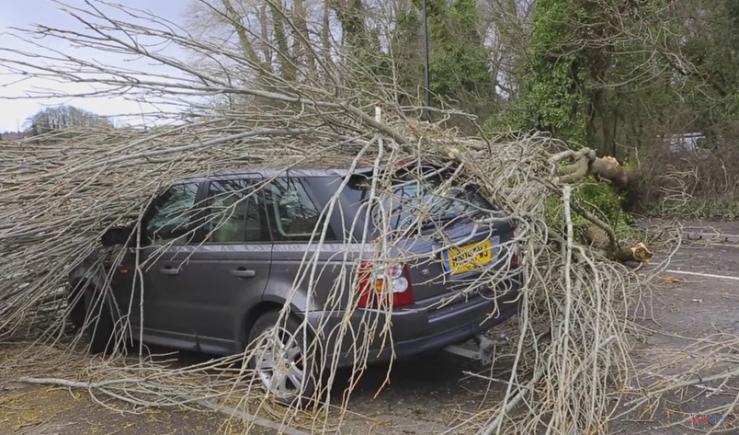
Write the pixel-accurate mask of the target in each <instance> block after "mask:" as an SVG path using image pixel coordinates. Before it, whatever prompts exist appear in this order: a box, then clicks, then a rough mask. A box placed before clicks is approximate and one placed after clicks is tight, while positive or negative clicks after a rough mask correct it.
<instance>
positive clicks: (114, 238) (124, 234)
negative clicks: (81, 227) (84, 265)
mask: <svg viewBox="0 0 739 435" xmlns="http://www.w3.org/2000/svg"><path fill="white" fill-rule="evenodd" d="M132 232H133V228H131V227H113V228H109V229H108V230H107V231H105V232H104V233H103V235H102V237H100V243H102V245H103V246H105V247H106V248H107V247H110V246H115V245H124V244H126V242H127V241H128V238H129V237H130V236H131V233H132Z"/></svg>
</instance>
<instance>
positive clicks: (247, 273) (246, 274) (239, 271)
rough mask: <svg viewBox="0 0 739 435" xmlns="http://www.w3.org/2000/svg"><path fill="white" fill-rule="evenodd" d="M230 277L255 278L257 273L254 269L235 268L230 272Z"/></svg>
mask: <svg viewBox="0 0 739 435" xmlns="http://www.w3.org/2000/svg"><path fill="white" fill-rule="evenodd" d="M231 275H233V276H238V277H239V278H254V277H255V276H257V272H256V271H255V270H254V269H247V268H245V267H237V268H236V269H232V270H231Z"/></svg>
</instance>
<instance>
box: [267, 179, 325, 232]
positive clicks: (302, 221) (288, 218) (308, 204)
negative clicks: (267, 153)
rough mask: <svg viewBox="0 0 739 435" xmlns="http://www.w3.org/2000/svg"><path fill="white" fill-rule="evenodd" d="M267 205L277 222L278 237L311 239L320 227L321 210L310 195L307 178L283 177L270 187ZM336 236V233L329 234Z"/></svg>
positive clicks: (274, 224) (273, 219)
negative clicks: (306, 182)
mask: <svg viewBox="0 0 739 435" xmlns="http://www.w3.org/2000/svg"><path fill="white" fill-rule="evenodd" d="M266 194H267V208H268V212H269V214H270V219H271V221H272V223H273V226H274V231H273V232H274V234H275V240H278V241H308V240H310V239H311V235H312V234H313V231H314V230H316V231H320V230H321V228H320V227H318V228H316V227H317V225H318V224H319V221H320V216H321V212H320V209H319V208H318V206H317V205H316V203H315V202H314V201H313V199H311V197H310V195H308V191H307V188H306V186H305V181H304V180H302V179H300V178H279V179H277V180H275V181H274V182H272V183H271V184H270V185H269V188H268V189H267V191H266ZM326 238H327V239H329V240H332V239H333V238H334V237H333V234H332V233H330V229H329V234H327V237H326Z"/></svg>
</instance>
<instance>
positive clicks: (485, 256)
mask: <svg viewBox="0 0 739 435" xmlns="http://www.w3.org/2000/svg"><path fill="white" fill-rule="evenodd" d="M446 257H447V258H446V260H447V270H448V271H449V272H451V273H453V274H459V273H465V272H469V271H472V270H475V269H477V268H479V267H482V266H484V265H486V264H488V263H490V262H491V261H492V260H493V242H492V240H482V241H479V242H475V243H470V244H468V245H462V246H457V247H454V248H449V249H448V250H447V252H446Z"/></svg>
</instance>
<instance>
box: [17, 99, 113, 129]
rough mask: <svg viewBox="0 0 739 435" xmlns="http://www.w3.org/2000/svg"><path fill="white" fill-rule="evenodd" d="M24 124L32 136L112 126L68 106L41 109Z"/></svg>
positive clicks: (83, 111) (101, 119)
mask: <svg viewBox="0 0 739 435" xmlns="http://www.w3.org/2000/svg"><path fill="white" fill-rule="evenodd" d="M26 123H27V124H28V129H29V130H30V132H31V134H32V135H34V136H35V135H40V134H44V133H49V132H53V131H60V130H66V129H72V128H80V127H112V126H113V124H112V123H111V122H110V121H109V120H108V119H106V118H104V117H102V116H99V115H96V114H94V113H92V112H88V111H86V110H83V109H79V108H77V107H74V106H68V105H62V106H56V107H49V108H46V109H43V110H41V111H39V112H38V113H36V114H35V115H33V116H32V117H30V118H29V119H28V120H27V121H26Z"/></svg>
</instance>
